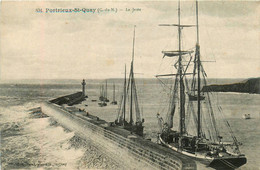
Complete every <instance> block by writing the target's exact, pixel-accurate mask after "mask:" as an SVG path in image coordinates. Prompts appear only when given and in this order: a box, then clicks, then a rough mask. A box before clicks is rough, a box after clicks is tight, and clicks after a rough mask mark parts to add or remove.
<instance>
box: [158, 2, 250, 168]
mask: <svg viewBox="0 0 260 170" xmlns="http://www.w3.org/2000/svg"><path fill="white" fill-rule="evenodd" d="M180 13H181V9H180V0H179V2H178V24H162V25H160V26H175V27H177V29H178V50H177V51H169V52H167V53H166V52H165V51H163V60H165V58H168V57H171V58H173V57H175V59H174V58H173V61H174V62H176V63H175V64H174V63H173V65H174V66H175V68H176V74H163V75H157V76H156V77H157V78H158V79H159V77H161V76H163V77H165V76H170V78H171V79H172V82H173V83H171V87H168V89H170V92H169V94H170V100H169V105H168V106H169V108H168V112H167V113H166V114H165V115H166V119H165V120H164V119H163V118H162V117H161V116H160V114H159V113H158V114H157V118H158V122H159V127H160V133H159V135H158V141H159V143H160V144H162V145H163V146H165V147H167V148H168V149H171V150H173V151H175V152H177V153H179V154H182V155H186V156H189V157H190V158H191V159H194V160H196V161H199V162H201V163H203V164H205V165H206V166H208V167H211V168H214V169H236V168H238V167H240V166H242V165H244V164H245V163H246V162H247V159H246V157H245V155H244V154H242V153H241V152H240V150H239V145H240V143H239V142H238V141H237V139H236V137H235V136H234V134H233V131H232V129H231V127H230V125H229V123H228V121H226V120H225V121H224V123H225V124H226V126H227V130H229V132H230V135H231V137H232V139H233V143H231V144H230V143H229V144H227V143H226V141H224V139H223V137H222V136H220V132H219V130H218V127H217V123H216V121H217V120H216V116H215V111H217V109H215V110H214V109H213V105H212V101H211V95H212V94H210V93H209V92H207V93H206V94H205V96H203V94H202V90H201V86H202V85H206V83H207V81H206V72H205V70H204V68H203V66H202V62H201V60H200V58H201V55H200V44H199V25H198V1H197V0H196V25H184V24H181V21H180V19H181V17H180V16H181V15H180ZM193 26H195V27H196V28H197V29H196V32H197V41H196V45H195V54H194V55H193V54H191V52H188V50H187V51H186V50H182V42H183V41H182V31H183V30H184V28H186V27H193ZM188 72H192V73H188ZM189 76H192V77H189ZM168 80H169V79H168ZM162 81H163V80H160V82H162ZM202 83H203V84H202ZM162 84H163V86H169V84H166V83H162ZM164 89H166V88H164ZM191 94H192V95H191ZM187 95H188V97H189V100H186V98H187ZM198 96H200V97H198ZM202 100H203V102H202ZM218 109H219V112H220V113H218V114H221V109H220V108H218ZM176 114H178V115H177V116H176ZM174 119H177V120H176V121H173V120H174Z"/></svg>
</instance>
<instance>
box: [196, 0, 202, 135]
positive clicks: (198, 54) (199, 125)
mask: <svg viewBox="0 0 260 170" xmlns="http://www.w3.org/2000/svg"><path fill="white" fill-rule="evenodd" d="M198 13H199V12H198V0H196V27H197V43H196V54H195V55H196V58H197V67H198V94H197V95H198V97H197V102H198V134H197V135H198V138H200V137H201V114H200V98H201V97H200V64H201V63H200V45H199V15H198Z"/></svg>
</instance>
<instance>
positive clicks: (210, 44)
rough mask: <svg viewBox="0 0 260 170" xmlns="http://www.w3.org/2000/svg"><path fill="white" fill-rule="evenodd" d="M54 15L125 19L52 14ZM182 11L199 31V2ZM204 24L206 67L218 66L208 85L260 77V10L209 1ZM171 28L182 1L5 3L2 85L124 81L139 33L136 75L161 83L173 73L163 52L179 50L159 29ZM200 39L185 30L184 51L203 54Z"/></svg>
mask: <svg viewBox="0 0 260 170" xmlns="http://www.w3.org/2000/svg"><path fill="white" fill-rule="evenodd" d="M38 8H40V9H42V11H43V12H42V13H39V12H36V9H38ZM47 8H48V9H53V10H55V9H56V8H57V9H74V8H79V9H84V8H85V9H97V8H102V9H103V10H104V9H106V8H107V9H111V8H114V9H117V10H118V11H117V12H113V11H109V12H100V13H98V12H97V10H96V11H95V13H90V12H86V13H84V12H78V13H76V12H72V13H57V12H55V13H50V12H48V13H46V9H47ZM126 8H127V9H130V11H127V10H126ZM133 8H135V9H139V11H134V12H132V9H133ZM181 11H182V21H181V22H182V23H183V24H195V3H194V2H193V1H185V2H183V3H182V4H181ZM199 16H200V17H199V22H200V45H201V53H202V60H204V61H213V62H205V63H204V67H205V70H206V71H207V75H208V77H211V78H247V77H260V74H259V73H260V2H259V1H250V2H249V1H247V2H241V1H202V2H200V3H199ZM164 23H177V2H176V1H164V2H154V1H150V2H149V1H147V2H133V1H128V2H127V1H125V2H94V1H91V2H90V1H89V2H65V1H63V2H57V1H56V2H53V1H52V2H51V1H45V2H28V1H27V2H2V4H1V51H0V52H1V53H0V57H1V58H0V67H1V68H0V70H1V72H0V78H1V79H81V78H90V79H91V78H101V79H103V78H114V77H123V74H122V73H123V72H124V64H127V67H128V68H129V65H130V60H131V54H132V38H133V26H134V25H136V44H135V70H136V72H138V73H142V74H140V75H141V76H142V77H149V78H151V77H154V75H156V74H158V73H161V72H163V71H164V68H166V67H171V65H172V61H170V60H168V61H167V59H166V61H165V60H162V53H161V51H162V50H167V49H169V50H174V49H175V48H176V47H177V29H176V28H174V27H159V26H158V24H164ZM195 31H196V30H195V29H194V28H188V29H184V30H183V40H184V42H183V44H182V45H183V48H184V49H190V48H193V47H194V46H195V38H196V37H195ZM171 69H172V68H171Z"/></svg>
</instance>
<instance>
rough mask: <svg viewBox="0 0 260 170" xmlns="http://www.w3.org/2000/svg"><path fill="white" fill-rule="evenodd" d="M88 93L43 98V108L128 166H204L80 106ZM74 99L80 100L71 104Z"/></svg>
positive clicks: (187, 168) (192, 169) (185, 168)
mask: <svg viewBox="0 0 260 170" xmlns="http://www.w3.org/2000/svg"><path fill="white" fill-rule="evenodd" d="M85 97H86V96H85V94H84V93H83V92H77V93H74V94H70V95H66V96H61V97H58V98H56V99H52V100H50V101H46V102H44V103H43V104H42V106H41V111H42V112H43V113H44V114H46V115H48V116H50V117H51V118H53V119H54V120H55V121H57V122H58V123H59V124H60V125H61V126H63V127H65V128H67V129H69V130H71V131H73V132H75V134H76V135H77V136H78V137H80V138H82V139H86V140H91V141H93V143H94V144H95V145H96V146H97V147H98V148H100V149H101V150H102V151H103V152H104V153H105V154H107V155H108V156H109V157H110V158H112V159H113V160H114V161H115V162H117V163H118V164H119V165H120V166H122V167H125V168H126V169H137V168H138V169H139V168H141V169H165V170H166V169H174V170H179V169H183V170H195V169H201V168H199V167H200V166H202V167H203V165H202V164H200V163H199V162H196V161H194V160H192V159H190V158H189V157H188V156H185V155H181V154H179V153H177V152H175V151H173V150H169V149H167V148H165V147H163V146H162V145H159V144H157V143H154V142H152V141H150V140H147V139H145V138H143V137H141V136H138V135H136V134H134V133H132V132H130V131H128V130H126V129H124V128H122V127H120V126H115V125H114V124H113V122H107V121H105V120H102V119H100V118H99V117H97V116H94V115H92V114H90V113H88V112H87V111H85V110H84V109H81V108H79V107H77V103H79V102H82V101H84V100H85ZM73 101H77V102H75V103H74V104H73V106H71V103H73Z"/></svg>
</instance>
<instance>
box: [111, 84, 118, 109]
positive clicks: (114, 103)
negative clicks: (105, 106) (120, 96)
mask: <svg viewBox="0 0 260 170" xmlns="http://www.w3.org/2000/svg"><path fill="white" fill-rule="evenodd" d="M115 98H116V90H115V83H114V84H113V101H112V102H111V104H112V105H117V101H116V99H115Z"/></svg>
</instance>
